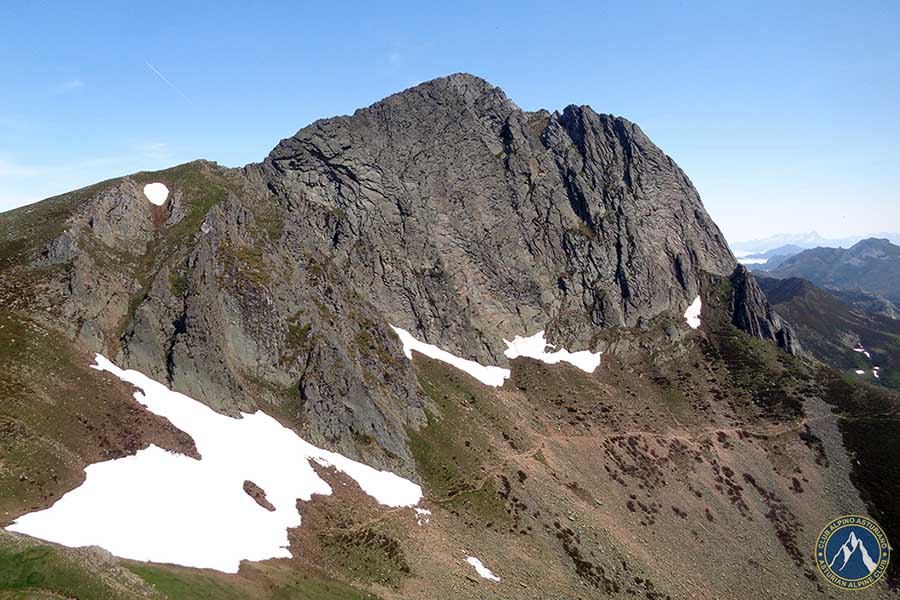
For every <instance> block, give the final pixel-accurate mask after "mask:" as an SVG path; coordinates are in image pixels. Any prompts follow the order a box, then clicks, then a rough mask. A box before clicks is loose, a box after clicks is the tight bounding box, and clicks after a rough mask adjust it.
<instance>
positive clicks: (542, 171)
mask: <svg viewBox="0 0 900 600" xmlns="http://www.w3.org/2000/svg"><path fill="white" fill-rule="evenodd" d="M156 181H159V182H161V183H163V184H165V185H166V186H167V187H168V189H169V190H171V192H172V193H171V195H170V197H169V200H168V201H167V202H166V203H165V204H164V205H163V206H160V207H157V206H153V205H151V204H149V202H147V201H146V199H145V198H143V197H142V194H141V189H142V187H143V185H145V184H146V183H150V182H156ZM38 206H40V205H38ZM44 206H45V208H46V210H48V211H50V210H51V209H52V211H53V213H52V214H53V219H55V220H56V221H57V224H56V225H55V226H54V227H52V228H50V227H49V226H46V227H45V226H44V225H41V224H39V223H34V222H32V221H33V220H34V219H35V218H36V217H35V215H37V214H38V213H36V212H34V211H35V210H39V209H35V208H33V207H28V209H27V210H26V209H22V210H21V211H16V212H15V214H13V213H9V215H12V216H11V217H10V216H9V215H5V217H7V223H8V224H9V225H8V227H7V230H4V231H0V233H3V238H2V241H3V245H2V248H3V252H2V253H0V258H2V257H3V256H6V255H8V256H9V257H11V258H9V260H8V261H7V263H8V265H9V264H12V266H11V267H9V266H8V267H7V268H9V269H12V270H9V271H7V272H8V273H12V272H13V270H16V271H15V272H17V273H23V272H24V271H23V270H22V269H23V268H24V267H23V266H22V262H21V257H22V256H25V255H28V250H27V247H26V248H25V250H23V249H22V248H23V244H24V245H26V246H27V244H37V243H39V244H40V247H39V248H38V250H36V251H35V252H33V253H32V254H31V255H28V256H29V260H30V262H29V263H28V264H30V265H31V267H30V268H32V269H34V271H33V272H29V274H28V277H24V276H23V277H21V278H12V277H10V278H9V279H8V282H12V281H17V282H21V284H22V285H23V286H25V288H21V287H16V288H13V287H12V286H11V284H10V287H9V288H8V290H7V293H9V294H11V297H12V296H15V297H16V298H17V300H16V302H25V300H23V299H22V298H24V297H25V296H28V297H30V298H33V300H29V302H32V303H33V306H32V307H33V308H35V309H36V310H37V311H44V312H46V314H47V315H49V318H50V319H57V321H58V322H59V323H63V324H64V327H65V329H66V331H67V333H68V334H69V335H70V336H71V337H72V338H73V339H78V340H80V341H81V342H82V343H83V345H84V346H85V347H87V348H89V349H91V350H94V351H101V352H104V353H105V354H107V355H108V356H111V357H115V359H116V360H117V362H119V363H120V364H121V365H123V366H126V367H130V368H135V369H139V370H141V371H143V372H145V373H147V374H148V375H150V376H151V377H154V378H156V379H158V380H163V381H167V382H168V383H169V385H171V386H172V387H174V388H175V389H177V390H179V391H183V392H185V393H188V394H190V395H191V396H193V397H195V398H198V399H201V400H203V401H205V402H207V403H208V404H210V405H211V406H213V407H215V408H216V409H218V410H222V411H225V412H228V413H231V414H236V413H237V411H238V410H251V409H253V408H254V407H256V406H263V407H266V409H267V410H269V411H270V412H274V413H277V414H278V415H279V417H280V418H283V419H284V420H285V421H287V422H289V423H290V424H291V425H292V426H293V427H295V428H297V429H298V430H299V431H300V432H301V434H302V435H303V436H304V437H305V438H306V439H308V440H310V441H311V442H313V443H317V444H320V445H327V446H329V447H331V448H334V449H336V450H338V451H340V452H342V453H344V454H346V455H349V456H353V457H359V458H362V459H364V460H365V461H366V462H369V463H370V464H375V465H384V466H390V467H391V468H393V469H394V470H396V471H398V472H400V473H405V474H409V473H410V471H411V466H410V465H411V461H410V454H409V449H408V444H407V439H406V434H405V430H406V428H407V427H412V428H417V427H419V426H421V425H422V424H423V423H424V422H425V410H424V409H425V408H427V407H428V402H427V400H426V399H424V398H422V397H421V396H420V393H419V391H418V390H417V386H416V381H415V377H414V375H413V373H412V370H411V368H410V366H409V364H408V362H407V361H406V360H405V359H404V358H403V356H402V354H401V348H400V344H399V342H398V340H397V339H396V337H395V336H394V334H393V333H392V332H391V330H390V327H389V325H390V324H393V325H396V326H399V327H403V328H404V329H407V330H409V331H411V332H412V333H413V334H414V335H416V336H417V337H418V338H419V339H422V340H425V341H427V342H429V343H433V344H436V345H438V346H441V347H442V348H444V349H446V350H448V351H450V352H453V353H455V354H457V355H461V356H464V357H466V358H470V359H474V360H479V361H482V362H484V363H490V364H505V363H506V362H507V361H506V359H505V357H504V356H503V350H504V349H505V346H504V344H503V338H506V339H512V338H513V336H515V335H525V334H528V335H531V334H534V333H535V332H537V331H539V330H546V332H547V338H548V340H549V341H550V342H551V343H554V344H562V345H564V346H565V347H567V348H570V349H572V350H581V349H594V348H593V346H594V344H595V343H596V334H597V332H598V331H600V330H603V329H608V328H620V327H625V328H628V327H640V326H643V325H645V324H646V323H648V322H649V321H650V320H651V319H654V318H656V317H659V316H661V315H671V316H675V317H680V315H682V314H683V312H684V310H685V308H686V307H687V306H688V305H689V304H690V303H691V301H692V300H693V298H694V297H695V296H697V295H698V294H699V293H701V284H700V282H701V281H702V280H704V278H706V277H708V276H710V275H712V276H715V277H719V278H728V277H730V278H731V281H732V284H733V287H734V290H735V296H734V298H735V306H734V323H735V324H736V325H737V326H739V327H741V328H742V329H744V330H745V331H747V332H749V333H750V334H752V335H756V336H758V337H761V338H764V339H769V340H773V341H775V342H776V343H778V344H779V345H781V346H783V347H784V348H786V349H788V350H790V351H795V350H796V343H795V341H794V339H793V336H792V335H791V333H790V330H789V329H788V328H787V327H786V326H785V325H784V324H783V323H782V322H781V320H780V319H779V318H778V317H777V315H775V314H774V313H773V312H772V310H771V308H770V307H769V306H768V304H767V302H766V300H765V297H764V296H763V294H762V293H761V292H760V291H759V289H758V287H756V284H755V282H754V281H753V279H752V277H751V276H750V275H749V274H748V273H746V271H745V270H743V269H742V268H741V267H737V265H736V262H735V259H734V257H733V256H732V254H731V252H730V251H729V249H728V247H727V245H726V243H725V240H724V238H723V236H722V234H721V232H720V231H719V229H718V228H717V227H716V225H715V224H714V223H713V221H712V220H711V219H710V217H709V215H708V214H707V213H706V211H705V210H704V208H703V205H702V203H701V201H700V197H699V195H698V194H697V191H696V190H695V189H694V187H693V185H692V184H691V182H690V180H689V179H688V178H687V176H686V175H685V174H684V173H683V172H682V171H681V169H680V168H679V167H678V166H677V165H676V164H675V163H674V162H673V161H672V159H671V158H669V157H668V156H667V155H666V154H664V153H663V152H662V151H661V150H660V149H659V148H658V147H656V146H655V145H654V144H653V143H652V142H651V141H650V140H649V138H648V137H647V136H646V135H645V134H644V133H643V132H642V131H641V129H640V128H639V127H638V126H637V125H635V124H633V123H631V122H629V121H627V120H625V119H623V118H620V117H614V116H611V115H604V114H598V113H596V112H594V111H593V110H592V109H591V108H590V107H587V106H569V107H567V108H565V109H564V110H563V111H562V112H553V113H550V112H547V111H537V112H526V111H523V110H521V109H520V108H518V107H517V106H516V105H515V104H514V103H513V102H512V101H510V100H509V99H508V98H507V97H506V95H505V94H504V93H503V91H502V90H500V89H499V88H496V87H493V86H491V85H490V84H488V83H487V82H485V81H483V80H481V79H479V78H477V77H473V76H471V75H464V74H460V75H452V76H450V77H445V78H441V79H436V80H434V81H430V82H427V83H424V84H422V85H419V86H416V87H414V88H411V89H409V90H406V91H404V92H401V93H399V94H396V95H394V96H390V97H388V98H386V99H384V100H382V101H381V102H378V103H376V104H374V105H373V106H371V107H369V108H366V109H362V110H359V111H357V112H356V113H354V114H353V115H352V116H345V117H337V118H332V119H325V120H321V121H317V122H315V123H313V124H312V125H310V126H308V127H306V128H304V129H302V130H300V131H299V132H298V133H297V134H295V135H294V136H292V137H290V138H287V139H285V140H283V141H281V143H279V144H278V145H277V146H276V148H275V149H274V150H273V151H272V152H271V154H270V155H269V156H268V157H267V158H266V159H265V160H264V161H263V162H261V163H259V164H253V165H249V166H247V167H245V168H243V169H223V168H221V167H218V166H217V165H215V164H212V163H206V162H197V163H190V164H188V165H182V166H180V167H176V168H174V169H170V170H167V171H162V172H158V173H152V174H150V173H140V174H136V175H134V176H131V177H128V178H124V179H121V180H117V181H113V182H107V183H106V184H99V185H98V186H94V187H93V188H89V189H86V190H82V191H79V192H76V193H73V194H70V195H67V196H64V197H61V198H57V199H51V200H48V201H46V203H45V204H44ZM29 211H31V212H29ZM61 223H64V226H61V227H60V226H59V225H60V224H61ZM17 236H18V237H17ZM22 252H24V253H25V254H21V253H22ZM17 261H18V262H17ZM38 270H39V271H40V274H39V276H38ZM43 277H46V279H40V278H43ZM29 278H30V279H29ZM35 278H38V279H39V282H38V283H35ZM29 286H30V287H29ZM26 288H28V290H29V291H28V292H27V294H25V293H24V292H23V290H24V289H26ZM14 289H15V291H13V290H14ZM23 294H24V295H23ZM41 314H44V313H43V312H42V313H41ZM432 408H433V407H432Z"/></svg>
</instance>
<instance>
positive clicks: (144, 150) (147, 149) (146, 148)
mask: <svg viewBox="0 0 900 600" xmlns="http://www.w3.org/2000/svg"><path fill="white" fill-rule="evenodd" d="M134 150H135V152H137V153H138V154H139V155H140V156H141V157H142V158H147V159H150V160H169V159H171V158H172V150H171V148H169V144H168V143H167V142H151V143H148V144H138V145H137V146H135V147H134Z"/></svg>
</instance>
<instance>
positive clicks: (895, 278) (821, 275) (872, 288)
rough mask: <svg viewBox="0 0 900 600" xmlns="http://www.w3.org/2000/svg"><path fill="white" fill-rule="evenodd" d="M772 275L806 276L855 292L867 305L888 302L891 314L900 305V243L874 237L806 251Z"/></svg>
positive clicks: (821, 284)
mask: <svg viewBox="0 0 900 600" xmlns="http://www.w3.org/2000/svg"><path fill="white" fill-rule="evenodd" d="M768 274H769V275H770V276H772V277H777V278H780V279H781V278H785V277H803V278H804V279H808V280H809V281H811V282H812V283H814V284H815V285H817V286H819V287H822V288H825V289H828V290H835V291H837V292H841V293H848V292H852V293H853V294H854V295H855V296H857V299H858V300H859V301H861V302H865V303H867V304H872V303H873V302H875V305H878V304H879V303H881V304H884V302H883V301H886V302H887V303H890V304H892V305H893V307H892V306H890V305H885V309H884V310H880V311H879V312H885V314H888V315H889V316H894V314H893V313H894V311H895V310H896V309H895V307H896V306H897V305H900V246H898V245H896V244H892V243H891V242H890V240H887V239H876V238H870V239H866V240H862V241H860V242H858V243H856V244H854V245H853V246H852V247H851V248H848V249H843V248H813V249H811V250H804V251H802V252H800V253H798V254H795V255H794V256H791V257H789V258H787V259H786V260H784V261H783V262H781V263H780V264H779V265H778V266H777V268H776V269H772V270H770V271H768Z"/></svg>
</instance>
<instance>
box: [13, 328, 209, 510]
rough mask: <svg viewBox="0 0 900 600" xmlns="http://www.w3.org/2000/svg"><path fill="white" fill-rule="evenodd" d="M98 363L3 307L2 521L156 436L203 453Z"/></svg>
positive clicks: (41, 504) (50, 499) (177, 447)
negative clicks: (94, 366) (94, 466)
mask: <svg viewBox="0 0 900 600" xmlns="http://www.w3.org/2000/svg"><path fill="white" fill-rule="evenodd" d="M92 363H93V357H92V356H91V355H90V354H88V353H86V352H84V351H81V350H79V349H77V347H75V346H74V345H73V344H72V343H71V342H69V341H68V340H67V339H66V338H64V337H62V336H60V335H58V334H57V332H56V331H54V330H53V329H49V328H47V327H45V326H42V325H40V324H38V323H37V322H35V321H32V320H30V319H28V318H26V317H25V316H23V315H22V314H21V313H18V312H13V311H6V310H0V398H2V402H0V434H2V435H0V457H2V461H0V524H6V523H8V522H9V520H11V518H12V517H14V516H17V515H18V514H21V513H22V512H25V511H29V510H34V509H37V508H44V507H46V506H48V505H50V504H52V503H53V502H54V501H55V500H56V499H57V498H59V496H60V495H62V493H64V492H66V491H68V490H69V489H71V488H73V487H75V486H76V485H78V484H80V483H81V481H82V480H83V479H84V472H83V468H84V466H85V465H87V464H90V463H93V462H98V461H101V460H107V459H110V458H116V457H121V456H126V455H128V454H133V453H134V452H136V451H137V450H138V449H140V448H143V447H145V446H147V445H148V444H149V443H151V442H153V443H156V444H157V445H159V446H162V447H164V448H168V449H171V450H179V451H182V452H184V453H186V454H191V455H193V454H195V453H196V451H195V450H194V449H193V441H192V440H191V439H190V438H189V437H188V436H186V435H185V434H183V433H182V432H180V431H178V430H177V429H175V428H174V427H172V425H171V424H170V423H169V422H168V421H165V420H163V419H161V418H159V417H156V416H155V415H153V414H151V413H148V412H147V411H146V410H144V409H143V408H142V407H141V406H140V405H139V404H138V403H137V402H136V401H134V400H133V399H132V397H131V394H132V390H131V389H130V387H129V386H128V385H125V384H123V383H122V382H121V381H119V380H117V379H115V378H113V377H110V376H106V375H102V374H99V373H98V372H97V371H94V370H93V369H91V368H90V365H91V364H92ZM63 399H65V401H62V400H63Z"/></svg>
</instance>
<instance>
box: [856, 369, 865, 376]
mask: <svg viewBox="0 0 900 600" xmlns="http://www.w3.org/2000/svg"><path fill="white" fill-rule="evenodd" d="M863 373H865V371H863V370H862V369H857V370H856V374H857V375H862V374H863Z"/></svg>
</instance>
